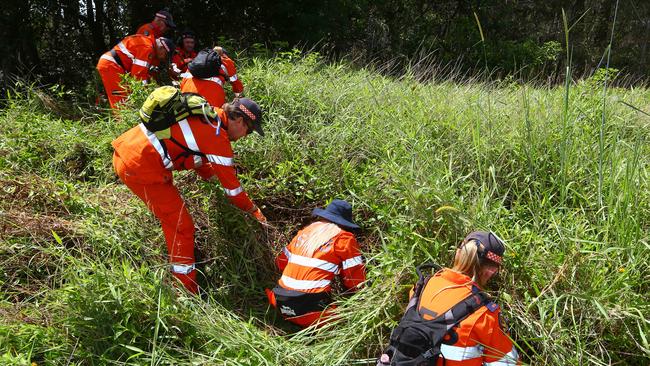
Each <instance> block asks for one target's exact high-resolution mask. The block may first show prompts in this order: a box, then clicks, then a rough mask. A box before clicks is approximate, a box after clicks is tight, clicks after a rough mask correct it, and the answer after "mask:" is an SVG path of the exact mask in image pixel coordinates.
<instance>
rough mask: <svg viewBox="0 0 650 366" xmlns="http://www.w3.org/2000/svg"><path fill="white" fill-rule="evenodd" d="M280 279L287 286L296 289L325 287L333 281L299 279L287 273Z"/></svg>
mask: <svg viewBox="0 0 650 366" xmlns="http://www.w3.org/2000/svg"><path fill="white" fill-rule="evenodd" d="M280 280H281V281H282V282H283V283H284V284H285V285H286V286H287V287H289V288H291V289H295V290H312V289H317V288H323V287H327V286H329V284H330V282H331V281H330V280H316V281H308V280H297V279H295V278H291V277H288V276H285V275H282V277H281V278H280Z"/></svg>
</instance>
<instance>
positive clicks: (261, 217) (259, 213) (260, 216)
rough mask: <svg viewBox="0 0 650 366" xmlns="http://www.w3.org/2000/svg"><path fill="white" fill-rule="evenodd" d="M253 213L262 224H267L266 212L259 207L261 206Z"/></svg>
mask: <svg viewBox="0 0 650 366" xmlns="http://www.w3.org/2000/svg"><path fill="white" fill-rule="evenodd" d="M252 215H253V216H254V217H255V218H256V219H257V221H259V222H260V223H262V224H266V217H265V216H264V214H263V213H262V210H260V209H259V207H258V208H257V210H255V211H253V214H252Z"/></svg>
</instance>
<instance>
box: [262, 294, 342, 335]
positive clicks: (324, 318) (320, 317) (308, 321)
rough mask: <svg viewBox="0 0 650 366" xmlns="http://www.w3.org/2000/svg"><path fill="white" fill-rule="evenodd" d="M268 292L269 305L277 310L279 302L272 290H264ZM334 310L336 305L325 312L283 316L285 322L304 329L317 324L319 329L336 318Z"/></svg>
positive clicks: (330, 306)
mask: <svg viewBox="0 0 650 366" xmlns="http://www.w3.org/2000/svg"><path fill="white" fill-rule="evenodd" d="M264 291H265V292H266V297H267V298H268V300H269V304H271V305H273V307H274V308H277V307H278V305H277V301H276V300H275V294H274V293H273V291H272V290H271V289H268V288H267V289H264ZM334 309H336V305H329V306H328V307H327V309H325V310H323V311H310V312H308V313H305V314H302V315H298V316H285V315H284V314H281V315H282V318H284V320H286V321H289V322H292V323H293V324H296V325H299V326H301V327H303V328H307V327H309V326H310V325H312V324H316V326H317V327H321V326H323V325H325V324H327V322H328V321H330V320H332V319H333V318H334Z"/></svg>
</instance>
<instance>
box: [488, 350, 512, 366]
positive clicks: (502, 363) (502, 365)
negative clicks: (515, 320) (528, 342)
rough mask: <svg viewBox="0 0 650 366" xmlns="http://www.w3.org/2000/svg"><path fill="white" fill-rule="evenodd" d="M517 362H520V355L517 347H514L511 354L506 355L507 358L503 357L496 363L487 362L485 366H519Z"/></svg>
mask: <svg viewBox="0 0 650 366" xmlns="http://www.w3.org/2000/svg"><path fill="white" fill-rule="evenodd" d="M517 360H519V353H518V352H517V349H516V348H515V346H512V349H511V350H510V352H508V353H506V355H505V356H503V357H501V359H500V360H497V361H494V362H486V363H484V365H487V366H515V365H517Z"/></svg>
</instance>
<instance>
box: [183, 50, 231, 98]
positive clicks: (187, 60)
mask: <svg viewBox="0 0 650 366" xmlns="http://www.w3.org/2000/svg"><path fill="white" fill-rule="evenodd" d="M195 57H196V52H195V51H191V52H187V51H185V49H183V48H182V47H176V52H175V53H174V56H172V68H174V71H175V72H181V73H183V72H186V71H187V64H189V63H190V61H192V60H193V59H194V58H195ZM217 107H220V106H217Z"/></svg>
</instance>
